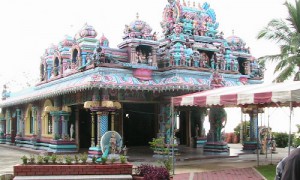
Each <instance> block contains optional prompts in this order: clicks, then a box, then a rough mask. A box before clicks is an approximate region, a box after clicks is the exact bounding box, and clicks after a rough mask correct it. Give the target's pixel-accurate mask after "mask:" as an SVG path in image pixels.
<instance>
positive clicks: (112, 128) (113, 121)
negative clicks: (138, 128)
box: [110, 112, 116, 131]
mask: <svg viewBox="0 0 300 180" xmlns="http://www.w3.org/2000/svg"><path fill="white" fill-rule="evenodd" d="M110 114H111V131H114V130H115V114H116V113H115V112H111V113H110Z"/></svg>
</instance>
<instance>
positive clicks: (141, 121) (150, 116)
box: [123, 103, 157, 146]
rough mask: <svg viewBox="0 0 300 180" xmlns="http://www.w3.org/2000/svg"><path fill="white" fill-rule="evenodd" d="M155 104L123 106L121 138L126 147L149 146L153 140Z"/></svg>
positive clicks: (128, 104) (127, 104) (126, 104)
mask: <svg viewBox="0 0 300 180" xmlns="http://www.w3.org/2000/svg"><path fill="white" fill-rule="evenodd" d="M156 120H157V117H155V104H145V103H143V104H142V103H124V104H123V136H124V137H123V138H124V144H125V145H126V146H149V142H150V141H151V140H152V138H155V122H156Z"/></svg>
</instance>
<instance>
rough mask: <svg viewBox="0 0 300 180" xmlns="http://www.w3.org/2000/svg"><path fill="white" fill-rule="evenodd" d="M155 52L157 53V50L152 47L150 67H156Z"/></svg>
mask: <svg viewBox="0 0 300 180" xmlns="http://www.w3.org/2000/svg"><path fill="white" fill-rule="evenodd" d="M156 51H157V48H155V47H153V48H152V64H151V66H157V60H156Z"/></svg>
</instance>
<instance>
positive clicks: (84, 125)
mask: <svg viewBox="0 0 300 180" xmlns="http://www.w3.org/2000/svg"><path fill="white" fill-rule="evenodd" d="M79 138H80V145H79V147H80V148H89V147H91V114H90V111H89V110H87V109H84V108H83V107H82V108H80V109H79Z"/></svg>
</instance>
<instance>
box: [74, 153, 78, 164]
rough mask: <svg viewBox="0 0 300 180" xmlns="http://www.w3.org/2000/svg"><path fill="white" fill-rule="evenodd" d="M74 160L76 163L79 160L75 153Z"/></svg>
mask: <svg viewBox="0 0 300 180" xmlns="http://www.w3.org/2000/svg"><path fill="white" fill-rule="evenodd" d="M74 160H75V163H76V164H78V162H79V157H78V156H77V155H75V156H74Z"/></svg>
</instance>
